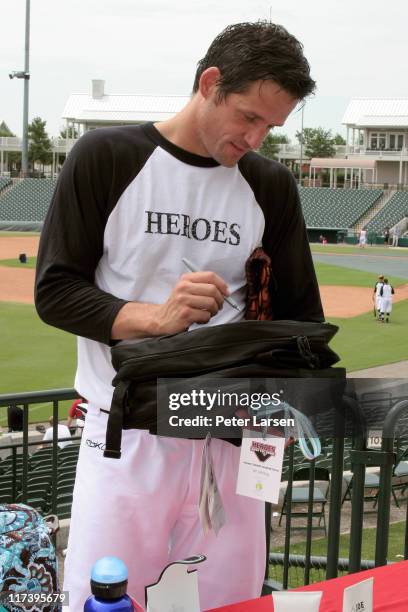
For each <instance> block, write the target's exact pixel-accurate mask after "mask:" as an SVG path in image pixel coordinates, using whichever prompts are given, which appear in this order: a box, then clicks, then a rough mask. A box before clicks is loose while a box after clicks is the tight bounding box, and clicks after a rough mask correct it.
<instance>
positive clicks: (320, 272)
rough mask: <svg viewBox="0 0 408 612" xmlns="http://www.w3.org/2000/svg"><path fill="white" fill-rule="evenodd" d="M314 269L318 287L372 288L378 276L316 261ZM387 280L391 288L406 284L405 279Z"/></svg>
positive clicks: (394, 278) (395, 277) (394, 277)
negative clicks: (346, 286)
mask: <svg viewBox="0 0 408 612" xmlns="http://www.w3.org/2000/svg"><path fill="white" fill-rule="evenodd" d="M407 265H408V264H407ZM314 267H315V270H316V275H317V280H318V282H319V285H348V286H351V287H370V288H373V287H374V285H375V283H376V282H377V281H378V275H377V274H375V273H374V272H365V271H364V270H354V269H353V268H343V267H342V266H333V265H332V264H326V263H321V262H318V261H317V262H315V263H314ZM389 280H390V282H391V284H392V285H393V287H399V286H400V285H406V284H407V283H408V280H407V279H406V278H399V277H398V276H392V277H390V278H389Z"/></svg>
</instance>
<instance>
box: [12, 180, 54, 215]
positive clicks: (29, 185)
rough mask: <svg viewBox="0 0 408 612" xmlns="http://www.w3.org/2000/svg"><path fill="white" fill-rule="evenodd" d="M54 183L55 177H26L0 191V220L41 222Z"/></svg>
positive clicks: (45, 212) (49, 201) (48, 203)
mask: <svg viewBox="0 0 408 612" xmlns="http://www.w3.org/2000/svg"><path fill="white" fill-rule="evenodd" d="M55 184H56V180H55V179H33V178H27V179H23V180H21V181H19V182H18V183H16V184H15V185H14V186H13V188H12V189H9V190H7V191H6V193H4V194H1V192H0V222H33V223H41V222H43V221H44V219H45V215H46V214H47V210H48V208H49V205H50V203H51V198H52V194H53V192H54V189H55Z"/></svg>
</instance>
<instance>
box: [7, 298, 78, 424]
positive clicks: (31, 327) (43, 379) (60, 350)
mask: <svg viewBox="0 0 408 612" xmlns="http://www.w3.org/2000/svg"><path fill="white" fill-rule="evenodd" d="M0 321H1V330H2V332H1V340H2V351H1V356H0V368H1V379H0V393H22V392H25V391H40V390H45V389H59V388H63V387H68V388H72V386H73V381H74V373H75V367H76V343H75V337H74V336H72V335H71V334H67V333H65V332H63V331H60V330H58V329H55V328H54V327H50V326H48V325H45V324H44V323H43V322H42V321H41V320H40V318H39V317H38V315H37V313H36V311H35V308H34V306H31V305H27V304H15V303H9V302H8V303H5V302H3V303H1V302H0ZM50 411H51V405H44V406H36V407H35V408H34V406H33V408H30V413H31V414H32V417H31V419H30V420H32V421H41V420H45V419H46V418H47V417H48V416H49V415H50V413H51V412H50ZM0 413H2V414H1V417H0V424H3V425H4V424H5V408H0Z"/></svg>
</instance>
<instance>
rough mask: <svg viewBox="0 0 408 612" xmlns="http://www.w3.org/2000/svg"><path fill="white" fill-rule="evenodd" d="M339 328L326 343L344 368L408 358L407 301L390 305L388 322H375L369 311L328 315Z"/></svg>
mask: <svg viewBox="0 0 408 612" xmlns="http://www.w3.org/2000/svg"><path fill="white" fill-rule="evenodd" d="M329 322H330V323H334V324H335V325H338V326H339V328H340V329H339V331H338V333H337V335H336V336H335V337H334V339H333V340H332V341H331V343H330V346H331V347H332V349H333V350H334V351H336V353H338V354H339V355H340V357H341V361H340V362H339V363H338V364H337V365H338V366H343V367H345V368H347V371H349V372H352V371H354V370H362V369H365V368H372V367H374V366H380V365H384V364H388V363H395V362H397V361H403V360H405V359H407V358H408V348H407V330H408V300H404V301H402V302H398V303H396V304H393V307H392V313H391V323H389V324H387V323H378V322H377V321H376V320H375V319H374V317H373V313H372V312H368V313H364V314H362V315H360V316H358V317H353V318H350V319H337V318H330V319H329Z"/></svg>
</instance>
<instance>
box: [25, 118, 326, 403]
mask: <svg viewBox="0 0 408 612" xmlns="http://www.w3.org/2000/svg"><path fill="white" fill-rule="evenodd" d="M261 245H262V246H263V248H264V250H265V251H266V252H267V253H268V255H269V256H270V257H271V259H272V268H273V282H272V286H271V292H272V299H273V302H272V303H273V310H274V316H275V318H276V319H293V320H303V321H322V320H323V313H322V307H321V302H320V297H319V290H318V286H317V282H316V277H315V273H314V268H313V263H312V259H311V254H310V249H309V245H308V240H307V234H306V229H305V224H304V220H303V216H302V211H301V207H300V203H299V196H298V190H297V186H296V183H295V181H294V179H293V177H292V175H291V173H290V172H289V170H288V169H287V168H285V167H284V166H283V165H281V164H279V163H277V162H273V161H271V160H268V159H266V158H264V157H262V156H260V155H258V154H256V153H252V152H251V153H247V154H246V155H244V157H243V158H242V159H241V160H240V162H239V163H238V164H237V165H236V166H234V167H232V168H226V167H224V166H221V165H219V164H218V163H217V162H216V161H215V160H214V159H212V158H208V157H202V156H199V155H196V154H193V153H190V152H188V151H185V150H183V149H180V148H179V147H177V146H176V145H174V144H172V143H171V142H169V141H167V140H166V139H165V138H163V136H162V135H161V134H160V133H159V131H158V130H157V129H156V128H155V127H154V125H153V124H151V123H149V124H144V125H141V126H125V127H114V128H106V129H105V128H104V129H97V130H93V131H91V132H88V133H87V134H85V135H84V136H82V137H81V138H80V140H79V141H78V143H77V144H76V145H75V147H74V148H73V150H72V151H71V153H70V154H69V156H68V158H67V160H66V162H65V164H64V166H63V169H62V172H61V174H60V176H59V179H58V182H57V186H56V189H55V193H54V196H53V200H52V202H51V206H50V209H49V211H48V214H47V218H46V220H45V223H44V228H43V231H42V235H41V241H40V248H39V254H38V264H37V277H36V290H35V300H36V306H37V310H38V312H39V315H40V316H41V318H42V319H43V320H44V321H45V322H46V323H49V324H50V325H54V326H56V327H59V328H61V329H64V330H66V331H68V332H71V333H73V334H76V335H77V336H78V368H77V374H76V380H75V388H76V389H77V391H78V392H79V394H80V395H81V396H83V397H86V398H87V399H88V401H89V402H90V403H91V404H94V405H96V406H98V407H99V408H103V409H105V410H109V408H110V404H111V398H112V392H113V387H112V385H111V381H112V379H113V377H114V375H115V371H114V369H113V367H112V365H111V359H110V345H111V344H112V341H111V337H110V334H111V328H112V324H113V322H114V320H115V317H116V315H117V314H118V311H119V310H120V309H121V308H122V307H123V305H124V304H125V303H127V302H129V301H138V302H145V303H154V304H161V303H164V302H165V301H166V299H167V298H168V296H169V295H170V293H171V291H172V289H173V287H174V286H175V284H176V283H177V280H178V279H179V277H180V276H181V274H183V273H185V272H187V270H186V269H185V267H184V265H183V263H182V258H183V257H186V258H188V259H190V260H191V261H192V262H194V263H195V264H196V265H197V266H198V268H199V269H200V270H211V271H214V272H216V273H217V274H219V275H220V276H221V277H222V278H223V279H224V280H225V281H226V282H227V283H228V286H229V289H230V291H231V296H232V297H233V298H234V300H235V301H236V302H237V303H238V304H239V306H240V307H241V309H242V311H241V312H237V311H236V310H235V309H233V308H231V307H230V306H229V305H228V304H226V303H225V304H224V307H223V309H222V310H221V311H220V312H219V313H218V314H217V315H216V316H214V317H212V318H211V320H210V321H209V323H208V325H218V324H222V323H230V322H236V321H238V320H240V319H241V318H242V317H243V311H244V304H245V299H246V279H245V262H246V260H247V259H248V257H249V256H250V254H251V253H252V251H253V250H254V249H255V248H256V247H258V246H261ZM193 327H194V326H192V328H193Z"/></svg>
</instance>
